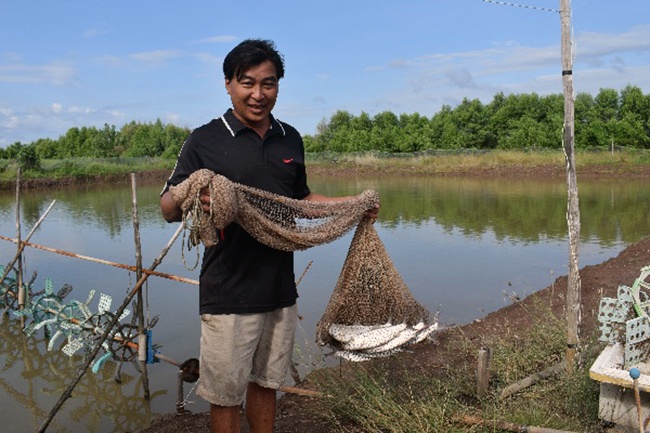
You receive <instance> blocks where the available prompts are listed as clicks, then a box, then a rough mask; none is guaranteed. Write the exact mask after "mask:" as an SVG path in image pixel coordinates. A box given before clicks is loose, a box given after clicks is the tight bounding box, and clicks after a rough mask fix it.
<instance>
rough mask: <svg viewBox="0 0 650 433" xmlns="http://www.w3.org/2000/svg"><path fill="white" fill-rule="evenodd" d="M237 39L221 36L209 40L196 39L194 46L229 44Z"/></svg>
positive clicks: (235, 37)
mask: <svg viewBox="0 0 650 433" xmlns="http://www.w3.org/2000/svg"><path fill="white" fill-rule="evenodd" d="M237 39H239V38H238V37H237V36H231V35H222V36H211V37H209V38H203V39H198V40H196V41H194V42H193V43H195V44H223V43H230V42H233V41H236V40H237Z"/></svg>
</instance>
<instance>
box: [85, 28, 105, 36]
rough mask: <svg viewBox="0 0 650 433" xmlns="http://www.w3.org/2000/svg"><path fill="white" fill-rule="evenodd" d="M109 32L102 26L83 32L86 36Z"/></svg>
mask: <svg viewBox="0 0 650 433" xmlns="http://www.w3.org/2000/svg"><path fill="white" fill-rule="evenodd" d="M107 33H108V30H106V29H104V28H101V27H93V28H90V29H88V30H86V31H85V32H84V33H83V37H84V38H95V37H97V36H102V35H105V34H107Z"/></svg>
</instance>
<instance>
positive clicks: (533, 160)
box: [307, 149, 650, 174]
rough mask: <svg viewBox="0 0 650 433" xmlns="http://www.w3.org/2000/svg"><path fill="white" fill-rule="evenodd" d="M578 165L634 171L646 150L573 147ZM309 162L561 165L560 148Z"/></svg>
mask: <svg viewBox="0 0 650 433" xmlns="http://www.w3.org/2000/svg"><path fill="white" fill-rule="evenodd" d="M575 158H576V161H577V166H578V169H580V168H584V167H589V166H599V167H610V168H616V167H622V168H623V169H624V170H631V171H634V170H635V167H637V166H642V165H648V164H649V163H650V152H649V151H646V150H635V149H625V150H618V151H616V152H610V151H608V150H604V149H603V150H600V151H595V150H590V151H586V150H577V151H576V153H575ZM307 161H308V165H309V166H320V167H324V168H327V167H332V168H334V167H336V168H344V169H345V168H348V169H357V170H361V171H375V172H379V171H381V172H382V173H385V172H404V171H408V172H410V173H421V174H444V173H453V172H471V171H472V170H481V171H485V170H490V169H493V168H509V167H516V168H536V167H556V168H558V169H560V170H564V169H565V156H564V153H563V152H562V150H559V149H555V150H527V151H521V150H518V151H515V150H494V151H471V150H459V151H429V152H420V153H415V154H400V155H395V154H382V153H364V154H314V155H307Z"/></svg>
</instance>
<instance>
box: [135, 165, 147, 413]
mask: <svg viewBox="0 0 650 433" xmlns="http://www.w3.org/2000/svg"><path fill="white" fill-rule="evenodd" d="M131 200H132V202H133V239H134V242H135V268H136V270H135V274H136V278H137V279H138V280H140V278H142V244H141V243H140V220H139V219H138V198H137V188H136V183H135V173H131ZM134 318H135V319H137V321H138V336H139V340H138V341H139V346H140V347H139V350H138V362H139V363H140V371H142V393H143V397H144V399H145V400H149V398H150V396H151V394H150V392H149V374H148V372H147V345H146V343H147V334H146V332H145V331H146V329H145V328H146V324H145V318H144V299H143V296H142V290H139V291H138V300H137V309H136V312H135V315H134Z"/></svg>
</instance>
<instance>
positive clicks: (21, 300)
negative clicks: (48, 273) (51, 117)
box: [16, 167, 25, 327]
mask: <svg viewBox="0 0 650 433" xmlns="http://www.w3.org/2000/svg"><path fill="white" fill-rule="evenodd" d="M20 233H21V230H20V167H18V173H17V174H16V239H18V240H19V241H20V237H21V234H20ZM16 283H17V285H18V309H19V310H20V311H22V310H24V309H25V285H24V284H23V255H22V254H20V255H19V256H18V275H16ZM20 326H22V327H24V326H25V316H22V315H21V316H20Z"/></svg>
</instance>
